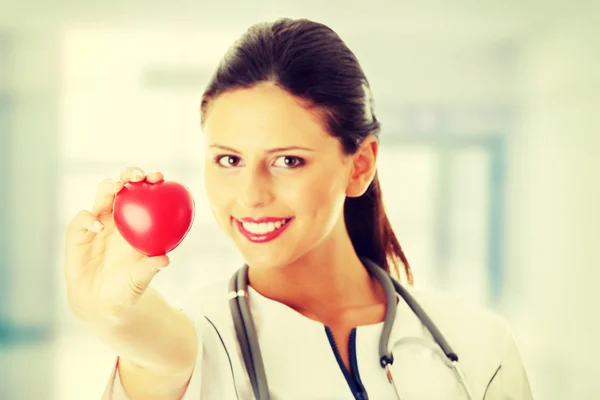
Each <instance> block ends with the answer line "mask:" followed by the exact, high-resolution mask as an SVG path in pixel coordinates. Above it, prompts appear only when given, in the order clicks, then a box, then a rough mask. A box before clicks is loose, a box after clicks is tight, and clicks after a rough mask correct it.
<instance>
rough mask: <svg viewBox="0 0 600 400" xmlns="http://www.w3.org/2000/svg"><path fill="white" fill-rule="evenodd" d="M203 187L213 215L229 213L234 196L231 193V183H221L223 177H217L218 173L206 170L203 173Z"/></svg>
mask: <svg viewBox="0 0 600 400" xmlns="http://www.w3.org/2000/svg"><path fill="white" fill-rule="evenodd" d="M204 189H205V191H206V197H207V199H208V202H209V203H210V207H211V209H212V212H213V214H214V215H215V216H220V215H222V214H227V215H229V208H230V206H231V205H230V203H231V199H232V198H233V196H234V194H233V193H231V191H232V189H231V185H227V184H223V179H221V178H219V176H218V174H215V173H213V172H211V171H206V172H205V174H204Z"/></svg>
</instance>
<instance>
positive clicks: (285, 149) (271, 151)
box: [209, 144, 314, 154]
mask: <svg viewBox="0 0 600 400" xmlns="http://www.w3.org/2000/svg"><path fill="white" fill-rule="evenodd" d="M209 147H211V148H216V149H221V150H225V151H230V152H232V153H236V154H239V153H240V152H239V151H238V150H236V149H234V148H232V147H227V146H221V145H219V144H213V145H210V146H209ZM290 150H304V151H314V150H313V149H309V148H308V147H302V146H286V147H275V148H273V149H269V150H267V153H269V154H270V153H280V152H282V151H290Z"/></svg>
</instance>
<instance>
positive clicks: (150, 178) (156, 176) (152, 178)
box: [146, 172, 165, 183]
mask: <svg viewBox="0 0 600 400" xmlns="http://www.w3.org/2000/svg"><path fill="white" fill-rule="evenodd" d="M164 179H165V177H164V175H163V174H162V173H161V172H150V173H148V175H146V181H147V182H149V183H156V182H160V181H163V180H164Z"/></svg>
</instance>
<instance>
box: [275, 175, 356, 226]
mask: <svg viewBox="0 0 600 400" xmlns="http://www.w3.org/2000/svg"><path fill="white" fill-rule="evenodd" d="M340 176H341V175H340V174H336V173H319V174H318V175H313V176H311V177H308V178H307V179H305V180H303V181H302V183H301V184H300V185H295V186H294V189H293V190H288V191H287V192H286V193H285V195H286V197H287V198H288V200H289V201H290V202H292V203H293V204H294V208H295V209H296V210H297V211H298V212H299V213H302V214H304V215H307V216H310V217H311V218H314V219H335V218H336V217H337V214H338V212H339V211H340V208H341V207H342V206H343V203H344V200H345V198H346V193H345V184H344V182H343V179H340V178H339V177H340Z"/></svg>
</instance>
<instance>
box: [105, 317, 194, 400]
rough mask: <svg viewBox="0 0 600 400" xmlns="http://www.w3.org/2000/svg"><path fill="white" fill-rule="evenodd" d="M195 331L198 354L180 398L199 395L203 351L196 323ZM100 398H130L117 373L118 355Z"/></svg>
mask: <svg viewBox="0 0 600 400" xmlns="http://www.w3.org/2000/svg"><path fill="white" fill-rule="evenodd" d="M196 332H197V335H198V355H197V357H196V366H195V367H194V371H193V372H192V376H191V378H190V381H189V383H188V386H187V389H186V391H185V394H184V395H183V397H182V398H181V399H180V400H192V399H193V400H197V399H199V398H200V395H201V381H202V376H201V369H202V368H201V367H202V355H203V354H202V353H203V347H204V346H203V342H202V337H201V336H202V335H201V332H202V329H201V326H198V325H197V324H196ZM102 400H131V398H130V397H129V396H128V395H127V392H126V391H125V388H124V387H123V385H122V383H121V377H120V375H119V357H117V358H116V360H115V361H114V363H113V368H112V372H111V374H110V377H109V379H108V383H107V384H106V386H105V389H104V393H103V395H102Z"/></svg>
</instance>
